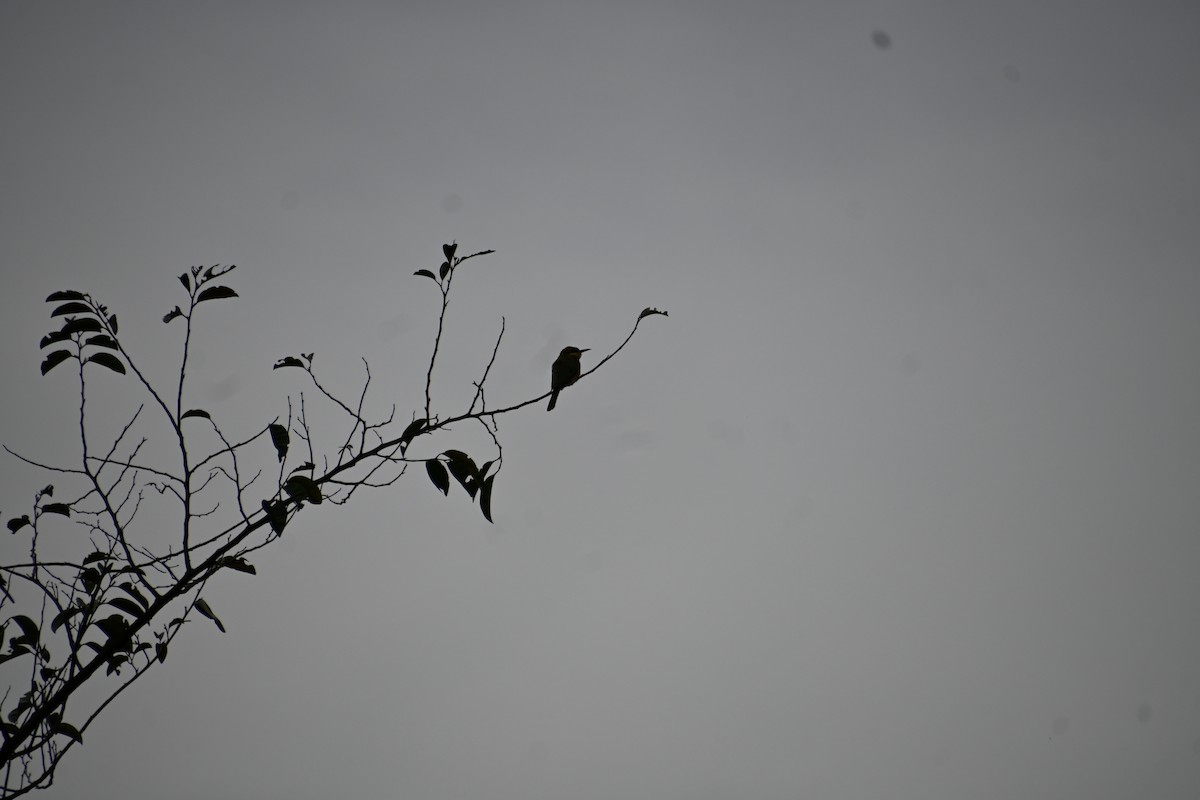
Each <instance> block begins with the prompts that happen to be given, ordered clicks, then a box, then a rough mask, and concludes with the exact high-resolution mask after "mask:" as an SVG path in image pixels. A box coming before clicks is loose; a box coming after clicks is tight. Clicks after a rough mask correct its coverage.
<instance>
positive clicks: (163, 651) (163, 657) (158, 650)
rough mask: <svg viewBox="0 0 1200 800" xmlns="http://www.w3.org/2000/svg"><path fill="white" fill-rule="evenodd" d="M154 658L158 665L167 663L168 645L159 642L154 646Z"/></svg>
mask: <svg viewBox="0 0 1200 800" xmlns="http://www.w3.org/2000/svg"><path fill="white" fill-rule="evenodd" d="M154 657H155V658H157V659H158V663H160V664H165V663H166V661H167V643H166V642H159V643H158V644H156V645H154Z"/></svg>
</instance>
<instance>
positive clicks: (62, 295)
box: [46, 289, 86, 303]
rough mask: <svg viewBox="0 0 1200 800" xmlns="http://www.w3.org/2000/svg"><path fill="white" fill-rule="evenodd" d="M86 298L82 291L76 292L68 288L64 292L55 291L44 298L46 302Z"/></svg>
mask: <svg viewBox="0 0 1200 800" xmlns="http://www.w3.org/2000/svg"><path fill="white" fill-rule="evenodd" d="M85 298H86V295H84V293H83V292H76V291H74V290H71V289H68V290H67V291H65V292H55V293H54V294H52V295H50V296H49V297H47V298H46V302H47V303H57V302H59V301H62V300H83V299H85Z"/></svg>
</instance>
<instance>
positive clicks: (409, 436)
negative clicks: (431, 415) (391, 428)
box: [400, 417, 429, 446]
mask: <svg viewBox="0 0 1200 800" xmlns="http://www.w3.org/2000/svg"><path fill="white" fill-rule="evenodd" d="M428 425H429V420H427V419H425V418H424V417H422V418H421V419H414V420H413V421H412V422H410V423H408V427H407V428H405V429H404V433H402V434H400V444H402V445H405V446H408V443H409V442H411V441H412V440H413V439H415V438H417V435H418V434H420V433H422V432H423V431H424V430H425V428H426V427H427V426H428Z"/></svg>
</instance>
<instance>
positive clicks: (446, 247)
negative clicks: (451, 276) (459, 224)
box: [442, 242, 458, 261]
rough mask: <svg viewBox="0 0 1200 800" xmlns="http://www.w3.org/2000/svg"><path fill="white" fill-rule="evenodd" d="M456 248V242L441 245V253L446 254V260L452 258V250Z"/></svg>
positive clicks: (451, 259)
mask: <svg viewBox="0 0 1200 800" xmlns="http://www.w3.org/2000/svg"><path fill="white" fill-rule="evenodd" d="M457 249H458V243H457V242H454V243H453V244H444V245H442V254H443V255H445V256H446V260H447V261H453V260H454V251H455V250H457Z"/></svg>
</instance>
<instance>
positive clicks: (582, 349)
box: [579, 347, 592, 353]
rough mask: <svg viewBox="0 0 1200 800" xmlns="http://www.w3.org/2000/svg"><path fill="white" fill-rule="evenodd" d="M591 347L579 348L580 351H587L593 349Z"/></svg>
mask: <svg viewBox="0 0 1200 800" xmlns="http://www.w3.org/2000/svg"><path fill="white" fill-rule="evenodd" d="M591 349H592V348H590V347H581V348H579V352H581V353H586V352H587V351H588V350H591Z"/></svg>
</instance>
